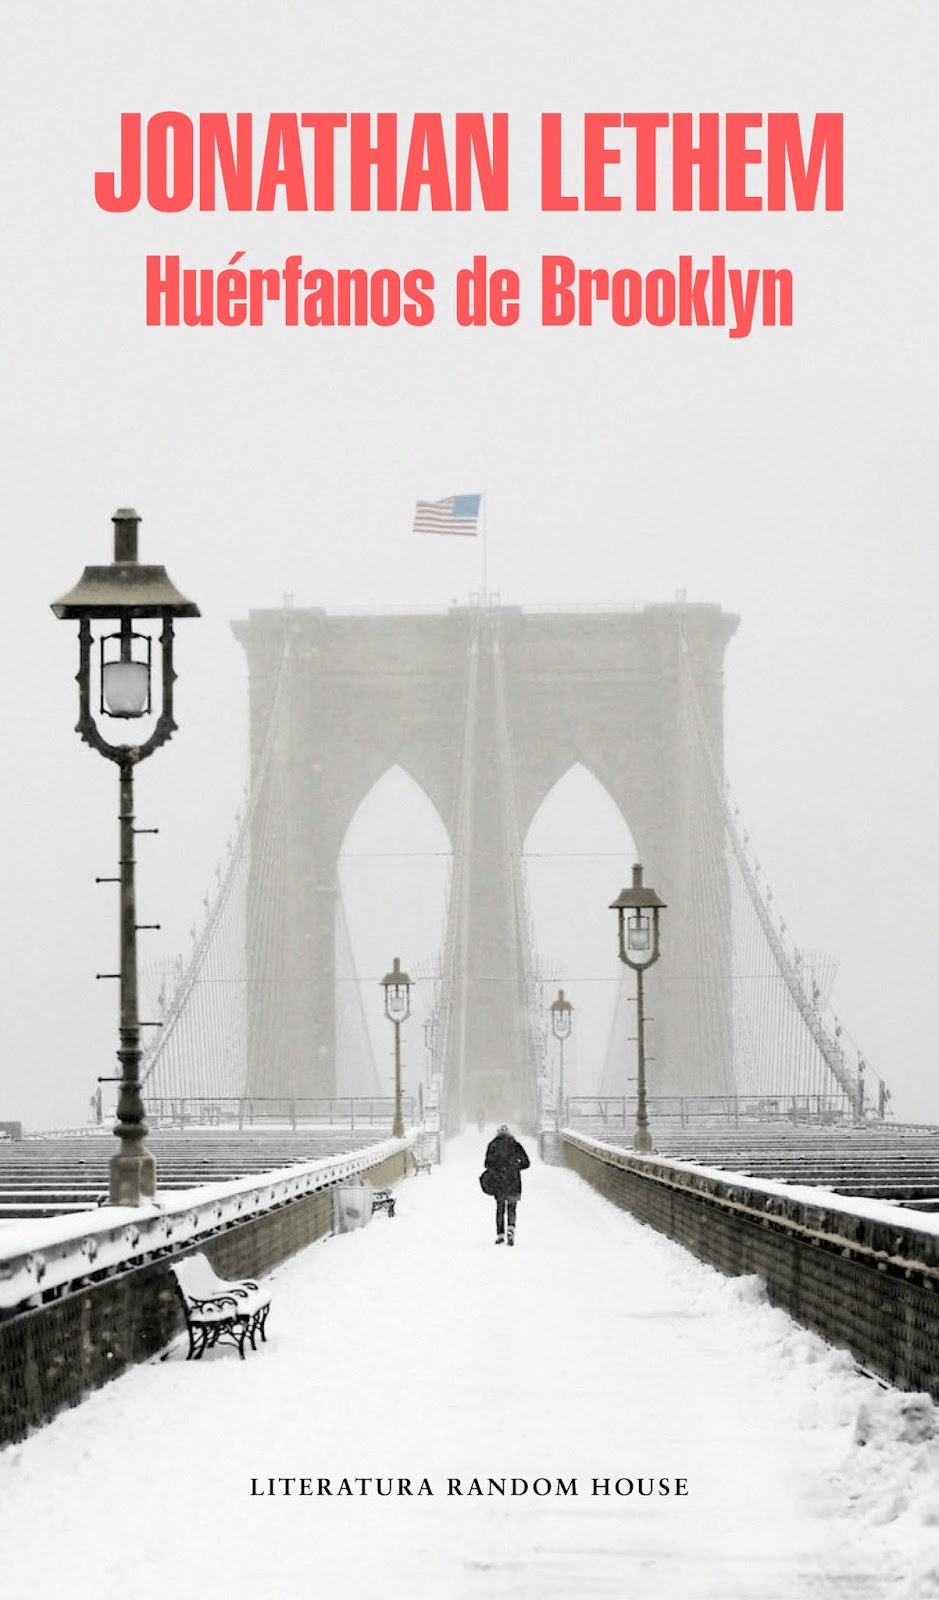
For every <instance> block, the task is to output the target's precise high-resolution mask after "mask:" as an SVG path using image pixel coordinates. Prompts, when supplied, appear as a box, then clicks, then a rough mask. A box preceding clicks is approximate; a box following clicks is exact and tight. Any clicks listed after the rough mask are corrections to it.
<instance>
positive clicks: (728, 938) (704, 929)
mask: <svg viewBox="0 0 939 1600" xmlns="http://www.w3.org/2000/svg"><path fill="white" fill-rule="evenodd" d="M679 651H680V672H681V688H682V694H681V702H682V726H681V735H682V739H683V741H684V745H685V749H686V752H687V760H688V763H689V768H690V772H691V778H690V780H689V783H688V790H687V794H686V796H685V797H684V805H685V824H686V826H687V829H688V838H689V846H690V849H689V854H690V858H691V862H692V868H691V871H692V880H691V898H692V906H691V908H690V909H691V921H692V926H693V929H694V940H693V944H694V958H693V970H687V971H682V972H681V973H679V974H677V975H670V974H669V973H668V971H667V966H666V964H665V963H664V962H663V966H662V969H661V970H660V971H657V973H656V978H655V985H656V990H655V992H656V1001H655V1005H657V1006H658V1005H661V1006H667V1004H668V991H669V989H670V988H671V987H673V986H674V985H678V984H688V983H692V984H694V985H696V986H697V990H698V993H697V997H696V998H697V1006H696V1015H697V1029H698V1036H697V1037H696V1038H695V1039H691V1040H687V1041H684V1048H685V1050H686V1051H687V1053H688V1054H689V1056H690V1058H691V1067H692V1071H691V1073H690V1075H689V1074H687V1073H686V1075H685V1079H684V1083H683V1086H682V1087H683V1092H682V1093H681V1094H680V1095H675V1094H662V1093H660V1092H657V1088H656V1083H657V1080H658V1083H659V1084H661V1083H662V1081H663V1079H664V1080H665V1081H666V1082H668V1081H669V1076H670V1075H669V1073H668V1071H667V1067H668V1064H667V1063H664V1062H658V1061H657V1060H656V1037H655V1020H654V1016H653V1017H651V1018H649V1019H648V1020H649V1028H648V1032H647V1040H648V1052H647V1060H648V1061H649V1062H650V1071H649V1082H650V1102H651V1104H652V1105H653V1107H655V1108H656V1110H657V1112H658V1114H659V1115H660V1116H661V1115H663V1114H664V1115H668V1114H670V1113H674V1114H675V1115H676V1116H677V1117H680V1118H681V1119H682V1120H684V1119H685V1118H686V1117H688V1118H694V1117H696V1116H703V1117H707V1116H709V1115H713V1116H715V1117H717V1118H718V1119H723V1118H724V1117H726V1116H728V1115H732V1116H737V1115H739V1114H740V1113H741V1112H743V1113H744V1114H749V1115H752V1116H756V1117H759V1118H769V1119H773V1118H776V1117H785V1118H787V1119H795V1120H799V1121H802V1120H806V1121H811V1122H820V1123H827V1122H830V1123H842V1122H853V1123H857V1122H862V1121H866V1120H868V1119H870V1118H872V1117H873V1118H879V1119H883V1117H884V1116H885V1115H886V1113H887V1108H888V1105H889V1100H890V1093H889V1090H888V1089H887V1088H886V1085H885V1084H884V1083H883V1081H882V1079H881V1078H880V1077H879V1075H878V1074H877V1073H876V1072H874V1071H873V1069H872V1068H871V1066H870V1064H869V1063H868V1062H867V1061H866V1059H865V1058H864V1056H863V1055H862V1053H861V1051H860V1050H859V1048H858V1047H857V1045H856V1044H855V1043H854V1041H853V1040H851V1039H850V1037H849V1035H848V1033H847V1031H846V1030H845V1028H844V1026H843V1024H842V1023H841V1021H840V1020H839V1018H838V1017H837V1016H836V1015H835V1014H834V1013H833V1012H832V1011H831V1008H830V1005H829V997H830V992H831V986H832V982H833V978H834V972H835V962H834V961H833V960H832V958H831V957H829V956H825V955H822V954H819V953H817V952H813V951H811V950H807V949H802V948H799V947H798V946H796V945H795V943H794V942H793V939H792V936H791V934H790V932H789V928H788V925H787V923H786V920H785V918H784V917H783V916H782V915H781V913H780V911H779V907H778V905H777V902H776V899H775V897H774V894H773V891H772V889H771V888H770V887H769V885H768V884H767V882H766V879H765V876H764V874H763V872H762V869H761V867H760V863H759V861H758V859H757V857H756V855H755V852H754V850H753V846H752V844H751V840H750V836H749V834H748V833H747V831H746V829H745V828H744V826H743V824H742V821H741V818H740V812H739V808H738V806H737V805H736V803H735V802H734V800H733V798H732V796H731V793H730V789H729V786H728V785H727V784H726V783H725V781H724V777H723V770H722V763H721V757H720V753H719V751H718V750H717V748H716V746H715V742H714V738H713V734H712V732H711V723H710V722H709V720H708V718H707V717H706V716H705V714H704V708H703V705H702V686H701V684H700V682H699V678H698V674H697V673H696V670H695V663H694V660H693V657H692V654H691V651H690V649H689V645H688V641H687V638H686V637H685V635H684V633H682V637H681V639H680V645H679ZM634 1000H635V985H634V981H633V980H632V979H631V977H630V976H629V975H626V976H624V977H623V979H622V980H621V982H620V986H619V991H618V996H617V1003H616V1009H615V1013H614V1017H613V1022H612V1025H611V1030H610V1040H609V1046H608V1050H607V1054H606V1059H605V1062H604V1067H603V1072H602V1075H601V1082H600V1090H599V1110H600V1113H601V1114H605V1112H606V1110H607V1109H608V1106H609V1102H610V1100H611V1098H613V1097H618V1098H619V1100H620V1104H622V1103H623V1102H622V1097H623V1093H624V1085H626V1087H627V1093H626V1102H627V1105H628V1103H629V1102H630V1101H631V1102H632V1104H633V1108H634V1105H635V1081H634V1080H630V1078H629V1075H630V1074H631V1072H632V1071H633V1067H632V1065H631V1063H632V1062H633V1060H634V1055H635V1043H634V1037H635V1005H634ZM654 1009H655V1008H654V1007H653V1010H654ZM705 1061H706V1062H707V1066H708V1071H707V1082H708V1092H707V1094H704V1093H703V1092H699V1093H697V1094H696V1093H695V1089H694V1080H695V1067H696V1066H698V1067H700V1065H701V1064H702V1063H703V1062H705ZM701 1076H703V1073H701ZM685 1090H687V1091H688V1092H687V1093H685V1092H684V1091H685ZM657 1101H658V1105H657V1106H656V1102H657ZM584 1110H585V1111H586V1110H587V1108H586V1107H585V1108H584Z"/></svg>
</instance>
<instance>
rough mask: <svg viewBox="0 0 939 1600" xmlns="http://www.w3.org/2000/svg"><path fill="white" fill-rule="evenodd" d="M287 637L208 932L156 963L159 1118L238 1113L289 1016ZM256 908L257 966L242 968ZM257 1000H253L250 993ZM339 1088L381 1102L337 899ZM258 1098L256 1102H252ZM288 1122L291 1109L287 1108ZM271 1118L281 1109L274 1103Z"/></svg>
mask: <svg viewBox="0 0 939 1600" xmlns="http://www.w3.org/2000/svg"><path fill="white" fill-rule="evenodd" d="M290 654H291V649H290V636H289V634H286V633H285V636H284V645H283V650H282V653H281V658H280V662H279V665H278V667H277V674H276V681H275V688H274V693H273V697H272V703H271V710H270V715H269V718H268V724H267V729H266V733H265V736H264V741H263V744H262V747H261V751H260V755H259V758H258V760H257V762H256V764H255V770H254V774H253V778H252V783H251V787H250V790H249V791H248V793H247V796H246V799H245V802H244V805H243V806H242V808H241V811H240V813H239V814H238V816H237V818H236V828H235V831H234V834H233V836H232V837H231V838H230V839H229V840H228V842H227V847H226V857H225V861H224V863H223V864H222V865H220V866H218V867H217V868H216V873H215V880H216V881H215V887H214V891H213V892H212V893H210V894H209V893H207V894H206V895H205V897H204V899H203V910H204V916H203V919H202V924H201V927H198V926H197V925H193V927H192V928H191V930H190V936H191V939H192V948H191V950H190V952H189V955H188V958H183V957H177V958H176V960H174V961H168V962H163V963H158V962H154V963H150V964H149V965H148V966H146V967H144V969H143V971H142V973H141V980H142V989H143V992H144V994H145V995H146V996H147V997H148V1003H149V1005H150V1006H151V1007H153V1010H152V1013H151V1014H152V1015H153V1016H154V1017H156V1018H158V1019H159V1020H160V1021H161V1024H162V1025H161V1027H160V1028H159V1030H158V1031H157V1032H156V1036H155V1038H154V1039H153V1041H152V1043H151V1044H150V1046H149V1048H148V1049H147V1051H146V1052H145V1055H144V1058H143V1063H142V1073H141V1076H142V1082H143V1084H144V1085H145V1086H146V1091H147V1105H148V1110H149V1111H150V1113H151V1115H153V1116H154V1117H155V1119H156V1120H158V1121H159V1120H161V1119H163V1118H165V1119H166V1120H169V1121H176V1120H178V1119H179V1116H180V1114H181V1110H182V1108H183V1107H185V1109H186V1112H187V1114H188V1116H189V1117H190V1119H203V1118H205V1119H209V1120H212V1119H214V1118H218V1117H222V1118H224V1117H225V1116H226V1115H230V1114H239V1115H240V1108H241V1106H242V1104H243V1102H244V1100H245V1098H246V1096H247V1095H248V1084H249V1063H251V1062H252V1061H266V1060H267V1059H268V1057H269V1056H270V1053H271V1050H272V1048H273V1043H274V1041H276V1040H277V1039H278V1038H279V1037H280V1028H281V1021H282V1017H283V1014H284V1001H285V995H284V992H283V988H284V981H285V980H284V971H285V963H284V938H285V904H286V895H285V884H286V872H287V867H288V863H287V845H286V829H285V823H284V817H285V805H284V792H283V788H284V785H283V772H284V763H283V762H282V761H280V760H278V759H276V754H277V748H278V744H279V742H280V741H282V740H283V739H285V738H287V737H288V736H289V729H288V726H287V719H288V707H289V674H290ZM249 899H250V905H251V919H252V964H251V971H250V975H249V970H248V961H247V921H248V904H249ZM249 990H250V993H249ZM336 1054H337V1081H338V1082H339V1083H340V1084H341V1085H342V1087H343V1090H344V1092H345V1093H346V1094H354V1095H375V1094H377V1092H378V1074H377V1070H376V1067H375V1061H374V1053H373V1050H372V1046H371V1042H370V1036H369V1029H368V1024H367V1021H366V1017H365V1011H364V1007H363V1003H362V995H361V989H360V986H359V983H358V978H357V974H356V970H355V962H354V958H353V953H352V946H351V942H350V938H349V931H348V926H347V923H346V919H345V913H344V910H343V906H342V901H341V898H340V899H338V901H337V909H336ZM255 1098H258V1097H257V1095H256V1094H255ZM282 1109H283V1111H284V1114H285V1115H287V1114H291V1110H292V1108H291V1107H290V1106H288V1104H287V1102H286V1101H285V1102H284V1106H283V1108H282ZM268 1111H269V1112H274V1111H276V1107H275V1106H274V1105H273V1103H272V1104H271V1105H270V1106H269V1107H268Z"/></svg>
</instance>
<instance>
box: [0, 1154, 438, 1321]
mask: <svg viewBox="0 0 939 1600" xmlns="http://www.w3.org/2000/svg"><path fill="white" fill-rule="evenodd" d="M414 1137H415V1136H414V1135H411V1136H409V1137H407V1138H405V1139H385V1140H383V1142H382V1143H381V1144H376V1145H370V1146H368V1148H367V1149H365V1150H357V1151H355V1153H354V1154H350V1155H345V1156H339V1157H336V1156H326V1157H321V1158H320V1159H319V1160H317V1161H304V1162H301V1163H297V1164H295V1165H293V1166H287V1167H279V1168H277V1169H275V1170H274V1171H273V1172H268V1173H265V1174H264V1176H263V1177H259V1176H258V1174H257V1173H254V1174H253V1175H252V1176H251V1177H248V1178H235V1179H229V1180H227V1181H226V1182H224V1183H206V1184H199V1185H198V1187H196V1188H192V1189H183V1190H174V1191H172V1192H168V1193H167V1194H166V1196H165V1197H162V1196H161V1197H159V1198H157V1199H156V1200H152V1201H150V1202H149V1203H146V1204H144V1205H141V1206H100V1207H99V1208H98V1209H96V1210H94V1211H83V1212H80V1213H77V1214H76V1213H74V1212H73V1213H71V1214H70V1215H69V1216H61V1217H44V1218H36V1219H34V1220H23V1221H22V1222H19V1221H14V1222H9V1223H5V1224H4V1225H3V1226H2V1227H0V1314H2V1313H4V1312H6V1313H9V1312H11V1311H14V1310H16V1309H18V1308H23V1307H26V1306H30V1305H39V1304H40V1303H41V1301H42V1300H43V1299H45V1298H52V1296H53V1295H54V1294H55V1293H60V1294H61V1293H63V1292H65V1291H66V1290H68V1289H69V1288H72V1287H76V1286H77V1285H78V1284H80V1283H85V1282H87V1280H88V1279H89V1278H90V1277H94V1278H95V1279H97V1278H98V1277H106V1276H107V1275H108V1274H109V1273H115V1272H122V1271H126V1270H127V1269H128V1268H129V1267H135V1266H140V1265H141V1264H142V1263H143V1262H145V1261H148V1260H152V1259H153V1258H154V1257H155V1256H158V1255H166V1254H169V1253H171V1252H172V1251H175V1250H179V1249H180V1248H182V1246H184V1245H187V1244H191V1243H192V1242H193V1241H194V1240H196V1239H204V1238H207V1237H208V1236H209V1235H211V1234H214V1233H219V1232H221V1231H222V1230H223V1229H225V1228H229V1227H231V1226H232V1225H233V1224H234V1223H237V1222H247V1221H249V1220H250V1219H251V1218H252V1217H258V1216H262V1215H263V1214H264V1213H265V1212H267V1211H272V1210H273V1209H274V1208H275V1207H276V1206H282V1205H285V1204H286V1203H287V1201H289V1200H299V1199H300V1198H301V1197H302V1196H303V1195H307V1194H314V1193H316V1191H317V1190H319V1189H328V1188H330V1187H332V1186H333V1185H336V1184H339V1183H342V1181H343V1180H344V1179H349V1178H356V1177H358V1176H360V1175H361V1174H362V1173H363V1172H365V1171H367V1169H368V1168H369V1167H375V1166H378V1165H380V1163H381V1162H383V1161H386V1160H387V1159H388V1158H389V1156H393V1155H395V1154H396V1152H398V1151H399V1150H404V1149H406V1148H408V1147H409V1146H410V1145H411V1144H413V1143H414Z"/></svg>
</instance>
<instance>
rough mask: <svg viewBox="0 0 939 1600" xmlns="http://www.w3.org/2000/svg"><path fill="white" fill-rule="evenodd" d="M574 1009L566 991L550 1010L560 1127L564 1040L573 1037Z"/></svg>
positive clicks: (562, 1113)
mask: <svg viewBox="0 0 939 1600" xmlns="http://www.w3.org/2000/svg"><path fill="white" fill-rule="evenodd" d="M573 1009H574V1007H573V1006H572V1005H571V1003H570V1001H569V1000H565V998H564V990H563V989H559V990H558V997H557V999H556V1000H552V1002H551V1004H550V1006H549V1007H548V1010H549V1011H550V1013H551V1032H552V1033H553V1034H554V1037H555V1039H557V1041H558V1052H559V1053H558V1127H559V1128H560V1126H561V1123H562V1121H563V1118H564V1040H565V1039H569V1038H570V1036H571V1012H572V1011H573Z"/></svg>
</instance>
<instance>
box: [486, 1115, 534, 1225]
mask: <svg viewBox="0 0 939 1600" xmlns="http://www.w3.org/2000/svg"><path fill="white" fill-rule="evenodd" d="M485 1165H486V1171H487V1172H491V1173H492V1178H493V1189H492V1192H493V1194H494V1195H495V1201H496V1244H505V1242H506V1237H508V1243H509V1244H514V1243H515V1208H516V1206H517V1205H518V1202H519V1200H520V1199H521V1194H522V1173H523V1172H524V1170H525V1168H526V1167H528V1166H530V1165H531V1163H530V1161H529V1159H528V1155H527V1153H526V1151H525V1150H524V1148H523V1146H522V1145H520V1144H519V1142H518V1140H517V1139H513V1137H512V1135H511V1134H510V1132H509V1130H508V1128H507V1127H506V1125H505V1123H504V1122H503V1124H502V1126H501V1127H500V1128H499V1129H498V1130H497V1132H496V1136H495V1138H494V1139H492V1140H490V1143H489V1146H488V1148H487V1150H486V1162H485ZM506 1226H508V1235H506Z"/></svg>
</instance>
